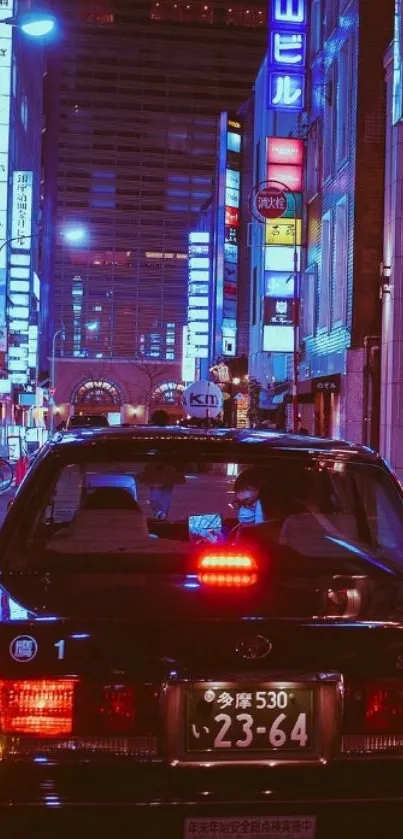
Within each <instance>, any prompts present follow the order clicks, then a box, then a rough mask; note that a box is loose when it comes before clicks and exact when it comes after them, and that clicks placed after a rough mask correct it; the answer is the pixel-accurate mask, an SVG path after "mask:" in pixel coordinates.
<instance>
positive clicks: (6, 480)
mask: <svg viewBox="0 0 403 839" xmlns="http://www.w3.org/2000/svg"><path fill="white" fill-rule="evenodd" d="M13 481H14V467H13V466H12V464H11V463H10V461H9V460H6V458H5V457H0V494H1V493H3V492H7V490H9V489H10V487H11V486H12V483H13Z"/></svg>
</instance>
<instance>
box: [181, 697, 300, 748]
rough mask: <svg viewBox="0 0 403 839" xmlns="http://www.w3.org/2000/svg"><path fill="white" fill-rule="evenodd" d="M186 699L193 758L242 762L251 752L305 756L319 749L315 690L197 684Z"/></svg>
mask: <svg viewBox="0 0 403 839" xmlns="http://www.w3.org/2000/svg"><path fill="white" fill-rule="evenodd" d="M186 700H187V701H186V732H185V744H186V752H187V754H192V753H197V754H206V753H210V754H211V753H213V754H214V755H218V754H221V755H223V756H225V755H231V756H234V755H237V756H238V757H239V758H241V759H242V757H244V758H247V757H248V756H249V755H250V754H251V753H252V754H253V753H254V754H260V755H261V756H266V755H267V756H269V755H270V754H275V755H279V754H284V755H287V756H288V757H290V756H291V757H295V756H301V757H303V756H306V755H308V754H310V753H312V751H313V750H314V747H315V709H314V704H315V703H314V690H313V685H292V686H291V685H287V686H284V685H282V684H279V683H273V684H270V685H269V684H267V683H265V684H256V683H253V684H252V683H247V682H245V683H242V684H231V685H230V684H228V683H226V684H225V685H224V684H220V683H217V684H211V685H210V686H206V685H205V684H204V685H201V684H199V685H197V684H194V683H193V684H191V685H189V688H188V691H187V698H186ZM230 700H231V701H230ZM217 717H218V719H217ZM212 729H213V731H212Z"/></svg>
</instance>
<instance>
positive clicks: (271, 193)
mask: <svg viewBox="0 0 403 839" xmlns="http://www.w3.org/2000/svg"><path fill="white" fill-rule="evenodd" d="M286 209H287V193H286V192H285V191H284V190H281V189H276V187H275V186H263V187H261V188H260V189H258V190H257V191H256V192H255V194H254V196H253V210H254V213H256V214H257V215H258V216H260V218H264V219H270V218H280V217H281V216H282V215H284V213H285V211H286Z"/></svg>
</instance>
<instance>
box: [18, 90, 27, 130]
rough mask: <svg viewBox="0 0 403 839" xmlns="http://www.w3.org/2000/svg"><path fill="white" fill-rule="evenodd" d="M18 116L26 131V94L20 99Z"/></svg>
mask: <svg viewBox="0 0 403 839" xmlns="http://www.w3.org/2000/svg"><path fill="white" fill-rule="evenodd" d="M20 116H21V122H22V124H23V126H24V128H25V131H28V99H27V97H26V96H23V97H22V99H21V108H20Z"/></svg>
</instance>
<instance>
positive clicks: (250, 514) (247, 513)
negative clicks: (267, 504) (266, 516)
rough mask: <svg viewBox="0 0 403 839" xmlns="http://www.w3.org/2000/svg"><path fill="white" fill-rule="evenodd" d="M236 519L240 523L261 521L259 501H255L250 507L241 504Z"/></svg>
mask: <svg viewBox="0 0 403 839" xmlns="http://www.w3.org/2000/svg"><path fill="white" fill-rule="evenodd" d="M238 521H239V523H240V524H260V523H261V522H262V521H263V512H262V505H261V503H260V501H256V502H255V503H254V505H253V506H252V507H250V506H248V507H246V506H244V505H241V506H240V507H239V508H238Z"/></svg>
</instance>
